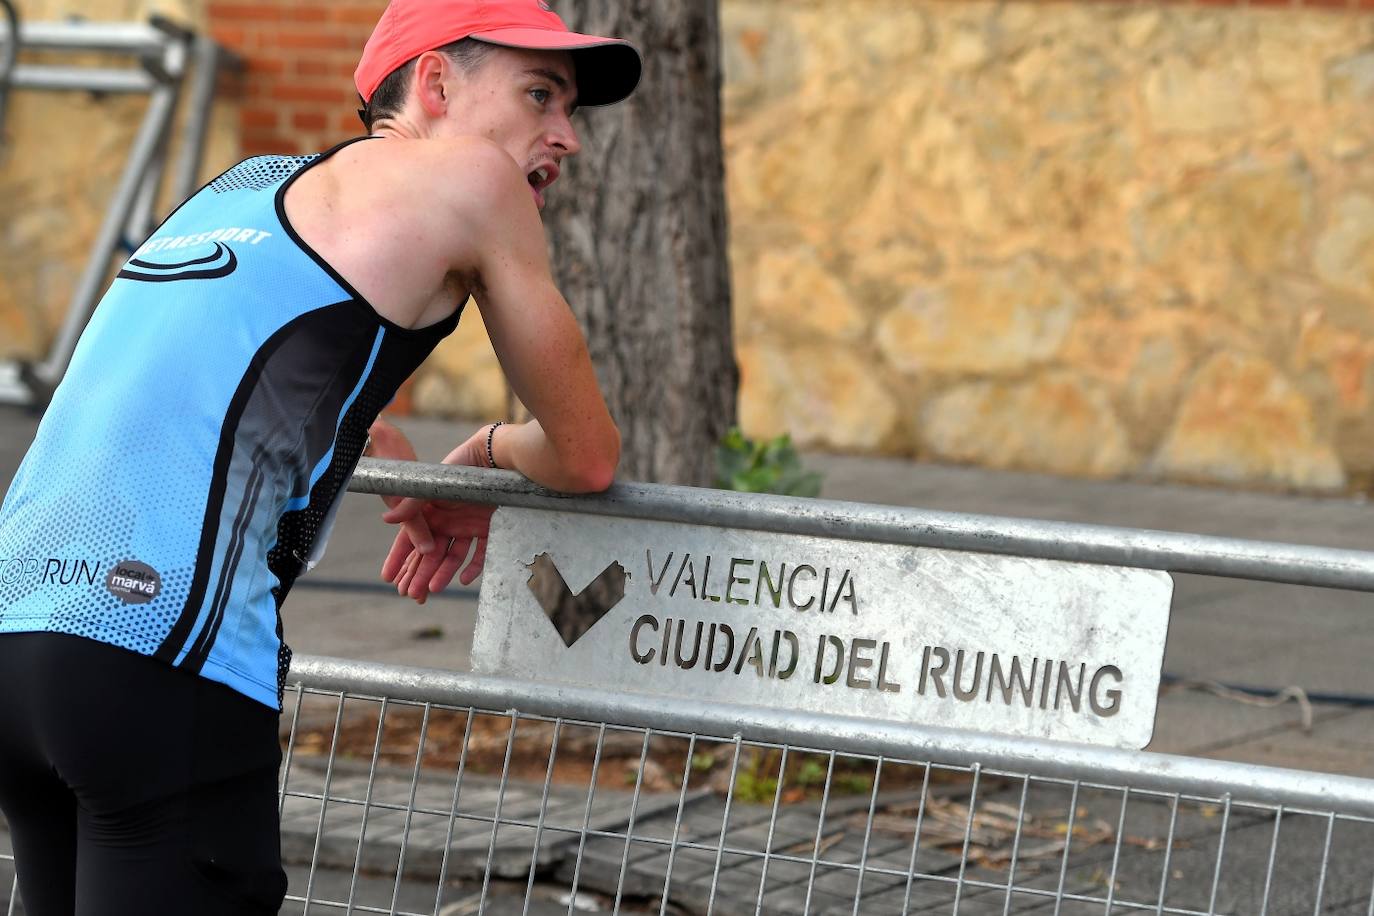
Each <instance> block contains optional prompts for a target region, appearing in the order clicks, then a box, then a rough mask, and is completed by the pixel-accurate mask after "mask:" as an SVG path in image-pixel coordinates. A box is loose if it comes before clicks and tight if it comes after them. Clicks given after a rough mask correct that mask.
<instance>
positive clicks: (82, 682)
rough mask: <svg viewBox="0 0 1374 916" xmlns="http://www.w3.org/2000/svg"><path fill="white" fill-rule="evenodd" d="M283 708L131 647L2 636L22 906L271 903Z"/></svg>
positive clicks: (63, 910)
mask: <svg viewBox="0 0 1374 916" xmlns="http://www.w3.org/2000/svg"><path fill="white" fill-rule="evenodd" d="M277 721H278V714H277V712H276V710H273V709H269V708H268V707H266V706H263V705H262V704H261V703H258V702H256V701H254V700H250V699H248V698H247V697H245V696H243V695H241V694H239V693H237V692H236V691H234V690H231V689H230V688H228V687H225V686H223V685H222V684H217V683H214V682H212V681H208V680H206V679H204V678H201V677H198V676H195V675H191V674H187V673H186V672H183V671H178V670H176V669H174V668H171V667H169V666H168V665H166V664H164V663H162V662H159V661H156V660H154V659H151V658H146V657H144V656H141V655H138V654H136V653H133V652H129V651H126V650H124V649H119V648H115V647H113V646H108V645H105V644H104V643H99V642H94V641H92V640H88V639H83V638H81V637H77V636H64V635H59V634H53V633H21V634H6V635H0V812H3V814H4V816H5V819H6V820H7V821H8V822H9V829H10V833H11V836H12V839H13V842H14V854H15V866H16V868H17V870H18V873H19V896H20V898H21V899H22V900H23V903H24V911H25V913H26V914H28V916H73V914H76V916H125V914H129V916H132V914H140V916H142V914H151V913H156V914H159V916H176V914H186V916H192V914H194V916H217V914H225V916H228V914H268V913H276V912H277V911H278V909H280V907H281V902H282V898H283V896H284V895H285V894H286V875H285V873H284V872H283V871H282V867H281V840H280V822H279V818H278V813H277V770H278V766H279V765H280V762H281V746H280V744H279V742H278V737H277Z"/></svg>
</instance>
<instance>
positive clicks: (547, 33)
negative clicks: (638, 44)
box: [468, 29, 644, 107]
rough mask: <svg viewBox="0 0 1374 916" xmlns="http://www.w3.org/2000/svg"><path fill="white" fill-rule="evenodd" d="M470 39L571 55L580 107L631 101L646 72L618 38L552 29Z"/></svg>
mask: <svg viewBox="0 0 1374 916" xmlns="http://www.w3.org/2000/svg"><path fill="white" fill-rule="evenodd" d="M468 37H469V38H475V39H477V40H478V41H485V42H486V43H487V44H493V45H500V46H502V47H506V48H524V49H526V50H532V51H569V52H571V53H572V56H573V63H574V64H575V65H576V67H577V104H578V106H579V107H581V106H591V105H612V104H614V103H616V102H619V101H622V100H624V99H626V98H628V97H629V95H630V93H632V92H634V91H635V87H636V86H638V85H639V77H640V74H641V73H643V69H644V64H643V61H642V60H641V59H640V56H639V50H638V49H637V48H635V46H634V45H632V44H630V43H629V42H628V41H623V40H621V39H619V38H602V37H600V36H597V35H582V34H579V33H577V32H557V31H553V30H551V29H493V30H492V31H489V32H474V33H473V34H472V35H470V36H468Z"/></svg>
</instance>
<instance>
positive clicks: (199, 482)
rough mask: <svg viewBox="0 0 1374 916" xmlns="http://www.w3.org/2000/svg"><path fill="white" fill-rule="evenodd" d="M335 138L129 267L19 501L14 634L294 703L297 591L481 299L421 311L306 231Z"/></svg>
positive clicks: (225, 192)
mask: <svg viewBox="0 0 1374 916" xmlns="http://www.w3.org/2000/svg"><path fill="white" fill-rule="evenodd" d="M339 148H340V147H335V150H337V149H339ZM335 150H331V151H330V152H328V153H325V154H323V155H319V154H316V155H311V156H267V157H257V158H253V159H249V160H246V161H245V162H243V163H240V164H239V165H237V166H235V167H234V168H232V169H230V170H229V171H227V172H225V173H224V174H223V175H221V176H219V177H218V178H216V179H215V180H214V181H212V182H211V183H210V184H209V185H207V186H206V187H204V188H202V189H201V190H200V191H199V192H198V193H197V194H196V195H194V196H193V197H192V198H190V199H189V200H188V201H187V202H186V203H184V204H183V205H182V206H181V207H180V208H178V209H177V210H176V211H175V212H174V213H173V214H172V216H170V217H169V218H168V219H167V221H166V222H164V223H163V224H162V226H161V227H159V228H158V229H157V230H156V231H155V232H154V233H153V235H152V236H151V237H150V238H149V239H148V240H147V241H146V242H145V243H144V244H143V245H142V246H141V247H140V248H139V249H138V251H136V252H135V253H134V255H133V256H132V257H131V258H130V259H129V260H128V261H127V262H126V263H125V264H124V266H123V269H122V270H120V271H119V274H118V276H117V278H116V279H115V280H114V282H113V283H112V284H111V286H110V289H109V290H108V291H107V293H106V294H105V296H104V297H103V299H102V300H101V302H100V304H99V306H98V307H97V308H96V310H95V312H94V314H93V315H92V317H91V320H90V322H89V324H88V325H87V327H86V330H85V332H84V334H83V335H82V337H81V341H80V343H79V345H78V346H77V348H76V352H75V354H74V356H73V358H72V361H71V366H70V368H69V369H68V370H67V373H66V376H65V377H64V378H63V380H62V383H61V385H60V386H58V389H57V391H56V393H55V394H54V396H53V399H52V402H51V404H50V406H49V408H48V410H47V413H46V414H45V415H44V417H43V421H42V424H41V425H40V426H39V429H38V432H37V435H36V436H35V438H34V441H33V444H32V446H31V447H30V449H29V452H28V454H27V455H26V456H25V459H24V461H23V463H22V464H21V466H20V468H19V471H18V473H17V475H16V476H15V478H14V482H13V483H12V485H11V486H10V490H9V492H8V494H7V495H6V497H5V501H4V504H3V507H0V633H13V632H30V631H50V632H58V633H70V634H74V635H77V636H84V637H88V638H90V639H95V640H99V641H102V642H106V643H110V644H112V645H115V646H121V647H123V648H125V649H131V650H133V651H135V652H139V653H141V654H143V655H149V656H154V657H156V658H158V659H161V660H163V661H165V662H167V663H169V664H172V665H176V666H178V667H180V668H184V669H186V670H187V671H191V672H195V673H198V674H200V675H202V676H204V677H207V678H210V679H211V680H214V681H219V682H221V683H224V684H227V685H229V686H230V687H232V688H234V689H235V690H238V691H239V692H241V693H243V694H245V695H247V696H249V697H252V698H253V699H255V700H258V701H260V702H262V703H265V704H267V705H270V706H274V707H279V705H280V702H281V686H282V683H283V679H284V676H285V673H286V668H287V666H288V665H289V663H290V650H289V649H287V647H286V645H285V643H284V642H283V640H282V629H281V616H280V609H281V604H282V601H283V599H284V598H285V597H286V593H287V591H288V590H289V589H290V588H291V585H292V583H293V582H294V581H295V579H296V577H297V576H298V575H299V574H300V573H302V572H303V571H304V570H305V569H307V568H308V567H309V566H312V565H314V561H315V560H316V559H318V555H319V554H320V553H321V552H322V548H323V544H324V541H325V540H326V539H327V537H328V529H329V526H330V524H331V523H332V520H333V513H334V510H335V508H336V507H337V504H338V501H339V499H340V498H341V497H342V495H343V492H344V490H345V487H346V485H347V482H348V479H349V477H350V476H351V474H352V472H353V469H354V467H355V465H356V464H357V461H358V458H359V457H360V455H361V454H362V450H363V448H364V445H365V442H366V437H367V428H368V427H369V426H370V425H371V423H372V421H373V420H374V419H375V418H376V416H377V414H378V412H379V411H380V410H381V408H382V407H383V406H385V405H386V404H387V403H388V402H389V401H390V400H391V399H392V397H393V396H394V395H395V393H396V390H397V388H398V387H399V386H400V384H401V383H402V382H403V381H404V380H405V379H406V378H407V377H408V376H409V375H410V374H411V372H413V371H414V370H415V368H416V367H417V366H418V365H419V364H420V362H421V361H422V360H423V359H424V358H425V357H426V356H427V355H428V354H429V353H430V351H431V350H433V348H434V346H435V345H436V344H437V343H438V342H439V340H440V339H442V338H443V337H444V336H445V335H446V334H448V333H449V332H451V331H452V330H453V328H454V327H455V326H456V325H457V322H458V315H459V311H461V308H460V309H458V310H455V312H454V314H453V315H452V316H450V317H449V318H448V319H446V320H445V321H443V322H440V323H439V324H436V325H432V326H430V327H427V328H423V329H418V330H408V329H406V328H402V327H399V326H397V325H395V324H393V323H391V322H389V321H387V320H386V319H384V318H382V317H381V316H379V315H378V314H377V313H376V312H375V311H374V310H373V308H372V306H371V305H370V304H369V303H368V302H367V301H366V300H365V299H364V298H363V297H362V296H361V295H360V294H359V293H358V292H357V291H356V290H355V289H353V287H351V286H350V285H349V284H348V282H347V281H345V280H344V278H343V277H341V276H340V275H339V274H338V272H337V271H335V270H334V269H333V268H332V267H331V266H330V265H329V264H328V263H326V262H325V260H324V259H323V258H321V257H320V256H319V255H318V254H317V253H316V252H315V251H313V250H312V249H311V248H310V246H309V245H307V244H306V243H305V242H304V241H303V240H302V239H301V238H300V236H299V235H297V233H296V232H295V230H294V229H293V228H292V226H291V223H290V221H289V220H288V219H287V216H286V211H285V208H284V206H283V200H284V197H285V194H286V190H287V188H289V187H290V185H291V183H292V181H293V180H294V179H295V178H297V177H299V176H300V175H301V174H303V173H304V172H305V171H306V170H308V169H309V168H310V167H312V166H313V165H314V164H316V163H318V162H321V161H323V160H324V158H326V157H328V156H329V155H331V154H332V153H333V152H334V151H335Z"/></svg>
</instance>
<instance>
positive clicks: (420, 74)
mask: <svg viewBox="0 0 1374 916" xmlns="http://www.w3.org/2000/svg"><path fill="white" fill-rule="evenodd" d="M450 72H451V68H450V64H449V60H448V58H447V57H445V56H444V55H443V54H441V53H439V52H438V51H426V52H425V53H423V54H421V55H420V56H419V57H417V58H416V59H415V84H414V88H413V90H412V91H413V92H414V94H415V99H416V101H418V102H419V103H420V107H421V108H422V109H423V110H424V112H425V114H427V115H429V116H430V117H431V118H442V117H443V116H444V113H445V112H447V111H448V102H449V99H448V90H447V88H445V85H444V82H445V80H446V79H447V78H448V76H449V74H450Z"/></svg>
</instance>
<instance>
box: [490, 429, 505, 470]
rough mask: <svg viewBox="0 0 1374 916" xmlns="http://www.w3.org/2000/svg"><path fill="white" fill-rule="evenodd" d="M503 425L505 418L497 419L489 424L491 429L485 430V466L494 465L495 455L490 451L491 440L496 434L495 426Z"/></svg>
mask: <svg viewBox="0 0 1374 916" xmlns="http://www.w3.org/2000/svg"><path fill="white" fill-rule="evenodd" d="M505 425H506V421H505V420H497V421H496V422H495V423H493V424H491V429H489V430H487V466H488V467H492V468H494V467H496V456H495V455H493V454H492V451H491V440H492V439H493V438H494V437H495V436H496V427H498V426H505Z"/></svg>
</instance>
